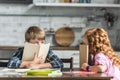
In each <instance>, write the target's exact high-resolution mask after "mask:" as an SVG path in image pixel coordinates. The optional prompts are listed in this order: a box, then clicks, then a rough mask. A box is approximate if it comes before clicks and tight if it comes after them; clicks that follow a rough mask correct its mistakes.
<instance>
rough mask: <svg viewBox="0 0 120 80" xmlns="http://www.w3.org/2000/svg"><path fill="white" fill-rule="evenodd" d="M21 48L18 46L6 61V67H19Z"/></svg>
mask: <svg viewBox="0 0 120 80" xmlns="http://www.w3.org/2000/svg"><path fill="white" fill-rule="evenodd" d="M22 54H23V48H19V49H18V51H17V52H16V53H15V55H14V56H13V57H12V58H11V59H10V60H9V61H8V65H7V67H8V68H19V66H20V64H21V62H22V61H21V59H22Z"/></svg>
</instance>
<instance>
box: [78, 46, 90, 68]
mask: <svg viewBox="0 0 120 80" xmlns="http://www.w3.org/2000/svg"><path fill="white" fill-rule="evenodd" d="M79 50H80V51H79V52H80V55H79V59H80V68H81V65H82V64H83V63H88V52H89V50H88V45H85V44H82V45H80V46H79Z"/></svg>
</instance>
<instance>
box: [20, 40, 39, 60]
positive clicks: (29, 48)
mask: <svg viewBox="0 0 120 80" xmlns="http://www.w3.org/2000/svg"><path fill="white" fill-rule="evenodd" d="M39 48H40V45H37V44H31V43H27V42H26V43H25V46H24V51H23V56H22V61H32V60H33V59H34V55H35V53H38V51H39Z"/></svg>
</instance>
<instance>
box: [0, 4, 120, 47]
mask: <svg viewBox="0 0 120 80" xmlns="http://www.w3.org/2000/svg"><path fill="white" fill-rule="evenodd" d="M113 10H116V11H118V12H119V11H120V9H115V8H114V9H113ZM116 13H117V12H116ZM93 14H95V15H101V14H102V13H101V12H100V9H99V8H96V9H92V8H73V7H71V8H67V7H64V8H63V7H51V8H49V7H35V6H34V7H33V6H32V5H25V4H2V3H1V4H0V46H7V45H8V46H14V45H15V46H19V45H20V46H21V45H23V44H24V33H25V30H26V29H27V28H28V27H29V26H32V25H37V26H40V27H42V28H44V29H46V30H49V29H50V28H54V30H55V31H56V30H57V29H58V28H60V27H64V26H65V25H64V24H66V25H68V26H71V27H79V26H80V25H82V26H85V27H84V28H83V29H80V28H77V29H73V30H74V32H75V40H74V42H73V44H72V45H71V46H76V45H78V44H79V42H80V41H81V36H82V35H83V34H84V32H85V30H86V29H87V28H89V27H101V26H105V23H103V22H102V21H104V18H100V21H92V22H89V23H88V22H87V17H88V16H89V15H93ZM53 15H54V16H53ZM83 15H84V16H83ZM84 24H86V25H84ZM117 26H119V25H118V24H117ZM117 26H116V27H115V28H114V29H116V28H119V27H117ZM112 36H114V35H112ZM52 38H53V35H47V38H46V42H51V45H54V41H53V39H52Z"/></svg>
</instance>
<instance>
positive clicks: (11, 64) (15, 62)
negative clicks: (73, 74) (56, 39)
mask: <svg viewBox="0 0 120 80" xmlns="http://www.w3.org/2000/svg"><path fill="white" fill-rule="evenodd" d="M23 50H24V48H19V49H18V50H17V52H16V53H15V55H13V57H12V58H11V59H10V60H9V61H8V65H7V67H8V68H19V67H20V64H21V63H22V55H23ZM45 62H49V63H50V64H51V65H52V67H53V68H61V70H62V69H63V62H62V60H61V59H59V58H58V56H57V55H55V54H54V53H53V51H52V49H50V50H49V52H48V55H47V58H46V61H45Z"/></svg>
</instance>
